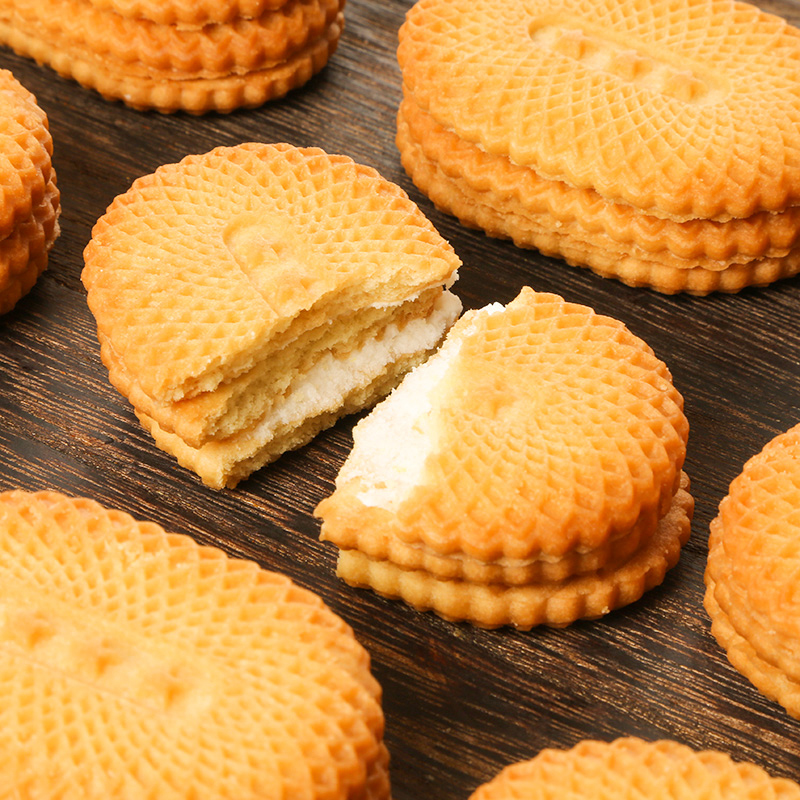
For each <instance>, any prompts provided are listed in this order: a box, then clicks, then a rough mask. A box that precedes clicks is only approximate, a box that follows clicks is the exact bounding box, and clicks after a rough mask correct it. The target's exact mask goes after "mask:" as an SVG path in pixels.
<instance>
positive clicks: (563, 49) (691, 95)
mask: <svg viewBox="0 0 800 800" xmlns="http://www.w3.org/2000/svg"><path fill="white" fill-rule="evenodd" d="M529 32H530V37H531V40H532V41H533V42H534V44H536V45H537V47H542V48H545V49H547V50H549V51H551V52H553V53H558V54H560V55H562V56H565V57H566V58H568V59H571V60H573V61H577V62H580V63H581V64H582V65H583V66H584V67H586V68H587V69H589V70H594V71H597V72H607V73H611V74H613V75H615V76H616V77H618V78H620V79H622V80H623V81H627V82H629V83H632V84H635V85H636V86H637V87H640V88H642V89H645V90H649V91H652V92H657V93H659V94H662V95H664V96H666V97H671V98H674V99H675V100H678V101H680V102H681V103H691V104H702V105H705V104H709V103H716V102H719V101H720V100H721V99H722V98H723V97H724V96H725V95H726V94H727V93H728V87H727V82H726V81H725V80H724V78H723V77H722V76H721V75H719V74H717V73H715V72H713V71H711V70H709V69H707V68H705V67H700V66H698V65H696V64H688V63H687V61H686V60H685V59H680V60H677V59H674V58H673V57H670V56H669V54H667V53H665V52H664V51H660V52H658V53H651V52H647V51H646V49H645V48H644V47H643V46H642V47H635V46H631V44H630V43H629V42H628V43H625V42H623V41H621V40H618V37H616V36H614V37H611V36H610V35H609V34H608V32H607V31H603V30H600V29H597V30H594V29H592V28H590V27H588V26H586V25H585V24H584V23H578V21H569V22H568V24H564V23H563V22H561V21H559V22H555V21H552V20H550V19H544V18H542V19H538V20H537V21H536V22H534V23H533V24H532V25H531V26H530V29H529Z"/></svg>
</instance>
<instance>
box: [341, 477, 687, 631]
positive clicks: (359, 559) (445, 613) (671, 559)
mask: <svg viewBox="0 0 800 800" xmlns="http://www.w3.org/2000/svg"><path fill="white" fill-rule="evenodd" d="M688 490H689V479H688V476H687V475H686V474H685V473H682V475H681V488H680V489H679V490H678V492H677V493H676V494H675V497H674V499H673V501H672V506H671V507H670V509H669V511H668V512H667V513H666V514H665V515H664V517H662V518H661V520H660V521H659V524H658V528H657V530H656V533H655V535H654V536H653V538H652V539H651V540H650V542H649V543H648V544H647V545H646V546H645V547H644V548H642V549H641V550H640V551H638V552H637V553H635V554H634V555H633V556H632V557H631V558H630V559H629V560H628V561H627V562H626V563H624V564H622V565H620V566H618V567H616V568H614V569H610V570H609V569H601V570H598V571H597V572H596V573H593V574H588V575H580V576H576V577H573V578H570V579H567V580H563V581H551V582H541V583H535V584H530V585H528V586H500V585H497V584H493V585H486V584H475V583H471V582H469V581H464V580H441V579H439V578H436V577H435V576H434V575H431V574H429V573H427V572H425V571H422V570H406V569H403V568H401V567H398V566H397V565H395V564H393V563H391V562H390V561H386V560H380V559H372V558H370V557H369V556H366V555H364V554H363V553H360V552H358V551H356V550H340V551H339V558H338V563H337V569H336V574H337V575H338V576H339V577H340V578H342V579H343V580H345V581H346V582H347V583H348V584H350V585H351V586H355V587H358V588H371V589H373V590H374V591H376V592H377V593H378V594H380V595H383V596H384V597H391V598H395V599H401V600H404V601H405V602H406V603H408V604H409V605H410V606H412V607H413V608H415V609H416V610H417V611H434V612H435V613H436V614H438V615H439V616H440V617H443V618H444V619H447V620H450V621H454V622H457V621H469V622H471V623H472V624H473V625H476V626H478V627H482V628H498V627H501V626H504V625H510V626H513V627H515V628H518V629H520V630H528V629H530V628H533V627H534V626H537V625H550V626H553V627H563V626H565V625H569V624H570V623H572V622H575V621H576V620H579V619H597V618H599V617H602V616H604V615H605V614H608V613H609V612H611V611H613V610H615V609H617V608H621V607H622V606H625V605H628V604H629V603H633V602H634V601H636V600H638V599H639V598H640V597H641V596H642V595H643V594H644V593H645V592H647V591H649V590H650V589H652V588H654V587H655V586H658V585H659V584H660V583H661V582H662V581H663V580H664V576H665V575H666V573H667V571H668V570H670V569H671V568H672V567H674V566H675V564H677V562H678V558H679V556H680V551H681V548H682V547H683V545H684V544H686V542H687V541H688V539H689V533H690V528H691V518H692V512H693V509H694V501H693V499H692V496H691V495H690V494H689V491H688Z"/></svg>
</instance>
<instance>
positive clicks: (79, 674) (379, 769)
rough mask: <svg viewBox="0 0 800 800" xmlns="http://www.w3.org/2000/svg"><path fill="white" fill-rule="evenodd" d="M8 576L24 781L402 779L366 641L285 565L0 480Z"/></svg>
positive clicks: (86, 790)
mask: <svg viewBox="0 0 800 800" xmlns="http://www.w3.org/2000/svg"><path fill="white" fill-rule="evenodd" d="M0 576H2V585H3V597H2V598H0V695H1V696H2V697H3V702H2V703H0V783H2V785H3V786H5V787H7V789H8V790H9V791H17V792H21V793H23V794H24V793H26V792H27V793H28V795H29V796H33V795H38V796H47V797H55V796H58V797H63V798H65V800H66V799H67V798H76V800H77V798H101V797H102V798H107V797H110V796H123V795H124V796H126V797H130V798H145V797H154V796H158V797H175V798H178V797H182V798H183V797H185V798H188V797H196V796H200V795H203V796H208V797H222V796H225V797H232V796H236V797H239V798H248V797H250V798H256V797H264V796H265V793H267V794H270V796H271V794H272V793H276V792H277V794H280V795H281V796H287V797H308V798H317V797H318V798H322V797H325V798H342V799H343V800H344V799H345V798H347V799H348V800H354V798H356V797H374V798H376V800H377V798H387V797H388V779H387V773H386V770H387V756H386V751H385V748H384V746H383V744H382V731H383V716H382V712H381V709H380V689H379V687H378V685H377V683H376V682H375V680H374V679H373V678H372V676H371V675H370V672H369V658H368V656H367V654H366V653H365V651H364V650H363V649H362V648H361V647H360V646H359V645H358V644H357V643H356V642H355V640H354V638H353V636H352V633H351V631H350V630H349V628H348V627H347V626H346V624H345V623H344V622H343V621H342V620H340V619H339V618H338V617H336V616H335V615H334V614H332V613H331V612H330V611H329V610H328V609H327V608H325V606H324V605H323V604H322V602H321V601H320V600H319V599H318V598H317V597H316V596H314V595H312V594H311V593H309V592H307V591H304V590H302V589H300V588H298V587H296V586H294V585H293V584H292V583H291V582H290V581H289V580H288V579H285V578H283V577H282V576H278V575H276V574H274V573H268V572H265V571H263V570H260V569H259V568H258V567H257V566H256V565H255V564H253V563H250V562H244V561H235V560H231V559H228V558H227V557H226V556H224V555H223V554H222V553H221V552H220V551H218V550H215V549H212V548H207V547H198V546H197V545H196V544H195V543H194V542H193V541H192V540H190V539H189V538H188V537H185V536H178V535H174V534H167V533H165V532H164V531H163V530H162V529H161V528H159V527H158V526H157V525H155V524H152V523H138V522H135V521H134V520H133V519H131V518H130V517H129V516H127V515H126V514H123V513H121V512H115V511H107V510H105V509H103V508H102V507H100V506H99V505H97V504H96V503H94V502H92V501H88V500H82V499H78V500H72V499H69V498H65V497H63V496H61V495H56V494H53V493H39V494H35V495H29V494H26V493H22V492H10V493H5V494H2V495H0ZM367 787H371V788H367Z"/></svg>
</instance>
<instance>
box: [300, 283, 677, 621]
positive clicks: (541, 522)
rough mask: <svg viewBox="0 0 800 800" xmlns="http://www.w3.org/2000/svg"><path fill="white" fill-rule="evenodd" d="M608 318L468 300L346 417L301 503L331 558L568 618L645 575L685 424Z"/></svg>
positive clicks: (550, 300) (398, 588) (445, 591)
mask: <svg viewBox="0 0 800 800" xmlns="http://www.w3.org/2000/svg"><path fill="white" fill-rule="evenodd" d="M682 408H683V401H682V398H681V396H680V394H679V393H678V392H677V390H676V389H675V388H674V386H673V384H672V380H671V376H670V374H669V371H668V370H667V368H666V366H665V365H664V364H663V362H661V361H660V360H659V359H657V358H656V357H655V355H654V354H653V352H652V350H650V348H649V347H647V345H646V344H645V343H644V342H642V341H641V340H640V339H638V338H637V337H635V336H633V335H632V334H631V333H630V332H629V331H628V330H627V329H626V328H625V326H624V325H622V323H620V322H617V321H616V320H612V319H610V318H608V317H603V316H600V315H598V314H595V313H594V312H593V311H592V310H591V309H589V308H587V307H586V306H581V305H577V304H571V303H566V302H565V301H564V300H563V299H562V298H560V297H557V296H556V295H550V294H544V293H536V292H533V291H532V290H530V289H528V288H525V289H523V291H522V292H521V293H520V295H519V296H518V297H517V298H516V299H515V300H514V301H513V302H512V303H510V304H509V305H508V306H507V307H505V308H503V307H502V306H498V305H493V306H488V307H486V308H485V309H482V310H481V311H480V312H470V313H469V314H466V315H465V316H464V317H462V319H461V320H460V321H459V322H458V323H456V325H455V326H454V327H453V328H452V329H451V331H450V333H449V334H448V336H447V338H446V340H445V343H444V344H443V346H442V348H441V349H440V350H439V352H438V353H437V354H436V355H435V356H433V357H432V358H431V359H429V360H428V361H427V362H426V363H425V364H424V365H423V366H422V367H420V368H418V369H417V370H415V371H413V372H412V373H411V374H410V375H409V376H408V377H407V378H406V379H405V380H404V382H403V383H402V384H401V385H400V387H398V388H397V389H396V390H395V391H394V392H393V393H392V395H390V397H389V398H388V399H387V400H386V401H384V402H383V403H381V404H380V405H379V406H377V407H376V408H375V409H374V410H373V412H372V413H371V414H370V415H368V416H367V417H366V418H365V419H364V420H362V421H361V422H360V423H358V425H357V426H356V427H355V429H354V448H353V451H352V453H351V454H350V456H349V458H348V460H347V461H346V462H345V464H344V466H343V467H342V470H341V472H340V474H339V476H338V478H337V481H336V490H335V492H334V493H333V494H332V495H331V496H330V497H329V498H327V499H325V500H323V501H322V502H321V503H320V504H319V506H318V507H317V509H316V512H315V513H316V514H317V516H319V517H320V518H321V519H322V532H321V533H322V538H323V539H325V540H328V541H332V542H333V543H334V544H335V545H336V546H337V547H338V548H339V550H340V555H339V566H338V572H339V574H340V575H341V576H342V577H343V578H344V579H345V580H347V581H349V582H351V583H353V584H356V585H361V586H365V585H370V586H372V587H373V588H375V589H376V590H377V591H379V592H381V593H383V594H387V595H390V596H397V597H402V598H404V599H405V600H407V601H408V602H409V603H411V604H412V605H413V606H415V607H417V608H420V609H433V610H434V611H436V612H437V613H439V614H440V615H441V616H444V617H446V618H449V619H466V620H469V621H471V622H473V623H475V624H477V625H482V626H487V627H496V626H499V625H507V624H510V625H515V626H517V627H520V628H530V627H532V626H533V625H539V624H551V625H565V624H569V623H570V622H573V621H574V620H575V619H579V618H583V617H587V618H588V617H597V616H601V615H602V614H605V613H608V612H609V611H610V610H612V609H614V608H617V607H619V606H621V605H624V604H626V603H630V602H633V600H635V599H638V597H640V596H641V594H642V593H643V592H644V591H646V590H647V589H649V588H652V586H654V585H655V584H657V583H660V582H661V580H662V579H663V577H664V574H665V572H666V570H667V569H669V568H670V567H671V566H673V565H674V564H675V563H676V562H677V559H678V555H679V552H680V548H681V546H682V544H683V543H685V541H686V539H687V537H688V535H689V522H690V519H691V514H692V500H691V496H690V495H689V494H688V491H687V489H688V479H687V478H686V477H685V475H683V473H682V465H683V461H684V457H685V448H686V440H687V436H688V425H687V422H686V418H685V416H684V414H683V410H682Z"/></svg>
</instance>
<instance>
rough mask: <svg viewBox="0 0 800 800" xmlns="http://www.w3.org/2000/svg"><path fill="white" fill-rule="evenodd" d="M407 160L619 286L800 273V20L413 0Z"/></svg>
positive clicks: (731, 283) (407, 62)
mask: <svg viewBox="0 0 800 800" xmlns="http://www.w3.org/2000/svg"><path fill="white" fill-rule="evenodd" d="M398 58H399V62H400V66H401V68H402V73H403V84H404V94H403V101H402V105H401V107H400V109H399V113H398V133H397V143H398V147H399V149H400V151H401V154H402V161H403V165H404V167H405V169H406V170H407V171H408V173H409V174H410V175H411V177H412V178H413V180H414V182H415V183H416V184H417V186H418V187H419V188H420V189H421V190H422V191H424V192H425V193H426V194H427V195H428V196H429V197H430V198H431V199H432V200H433V201H434V203H435V204H436V205H437V206H439V207H440V208H442V209H444V210H446V211H448V212H450V213H452V214H454V215H455V216H457V217H459V219H460V220H461V221H462V222H463V223H465V224H467V225H470V226H475V227H479V228H483V229H484V230H485V231H486V232H487V233H488V234H490V235H492V236H499V237H507V238H511V239H512V240H513V241H514V242H515V243H516V244H518V245H520V246H522V247H535V248H538V249H539V250H540V251H541V252H542V253H544V254H546V255H554V256H558V257H561V258H564V259H565V260H566V261H568V262H569V263H570V264H573V265H582V266H586V267H589V268H590V269H592V270H594V271H595V272H597V273H599V274H601V275H604V276H613V277H616V278H619V279H621V280H622V281H624V282H626V283H628V284H630V285H633V286H650V287H653V288H655V289H657V290H659V291H663V292H679V291H686V292H691V293H695V294H706V293H708V292H710V291H713V290H723V291H736V290H739V289H741V288H742V287H744V286H749V285H763V284H766V283H769V282H771V281H774V280H776V279H778V278H782V277H785V276H789V275H794V274H796V273H797V272H798V271H800V244H799V242H798V232H800V207H799V205H800V88H798V84H797V80H796V71H795V66H794V65H795V64H796V63H797V61H798V60H799V59H800V35H798V32H797V31H796V30H795V29H794V28H792V27H790V26H789V25H788V24H787V23H786V22H785V21H784V20H782V19H779V18H777V17H774V16H771V15H768V14H765V13H763V12H761V11H759V10H758V9H756V8H755V7H753V6H751V5H748V4H744V3H736V2H732V0H702V1H701V3H700V4H699V5H698V3H697V2H695V0H680V1H679V2H666V1H665V0H656V1H655V2H650V3H647V4H646V5H645V6H642V4H641V3H639V2H636V0H600V2H596V0H567V2H562V0H510V2H509V0H420V2H418V3H417V4H416V5H415V6H414V7H413V8H412V9H411V10H410V12H409V13H408V15H407V19H406V22H405V24H404V25H403V27H402V28H401V30H400V46H399V50H398Z"/></svg>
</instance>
